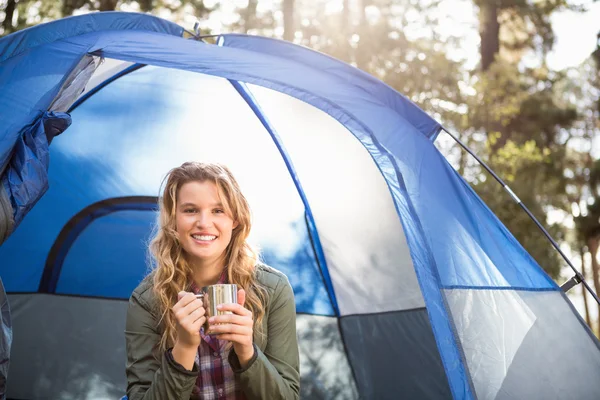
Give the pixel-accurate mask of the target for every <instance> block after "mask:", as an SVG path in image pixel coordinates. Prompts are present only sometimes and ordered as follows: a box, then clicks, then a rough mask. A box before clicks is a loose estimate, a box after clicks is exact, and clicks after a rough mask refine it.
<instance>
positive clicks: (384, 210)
mask: <svg viewBox="0 0 600 400" xmlns="http://www.w3.org/2000/svg"><path fill="white" fill-rule="evenodd" d="M54 31H57V32H54ZM181 32H182V30H181V29H180V28H178V27H175V26H173V25H172V24H170V23H166V22H164V21H162V20H160V19H158V18H155V17H151V16H143V17H141V16H139V14H130V13H110V14H106V16H105V14H91V15H85V16H79V17H73V18H69V19H65V20H61V21H60V23H57V24H55V25H53V24H45V25H40V26H38V27H36V28H35V29H32V30H28V31H24V32H22V33H19V36H13V35H9V36H8V37H6V38H3V39H1V40H0V49H2V51H0V54H1V55H2V58H0V117H2V118H3V121H4V120H6V121H7V123H6V124H5V125H4V126H3V127H2V128H0V166H4V165H7V164H6V163H7V162H8V161H9V156H11V155H12V154H14V151H15V146H16V144H17V142H18V141H19V140H21V139H20V138H21V137H22V134H21V132H24V130H23V129H24V127H27V126H32V125H33V124H35V122H36V119H37V118H39V115H41V113H43V112H46V111H48V110H50V109H54V107H57V108H56V110H64V109H65V108H67V107H68V108H69V110H70V111H69V115H70V117H71V119H72V125H71V126H70V127H69V129H68V130H67V131H66V132H65V133H64V134H62V135H61V136H59V137H58V138H56V139H55V140H54V141H52V145H51V146H50V149H49V150H50V169H49V175H48V180H49V183H50V187H49V189H48V191H47V193H46V194H45V195H44V197H42V198H41V199H40V200H39V201H38V202H37V204H36V206H35V207H34V208H33V209H31V210H30V211H29V212H28V214H27V217H26V218H24V219H23V220H22V221H21V224H20V226H19V227H18V229H16V230H15V231H14V232H13V233H12V234H11V236H10V237H9V238H8V240H7V241H6V242H5V243H4V244H3V245H2V246H1V247H0V260H2V263H0V277H2V280H3V281H4V283H5V285H6V288H7V291H8V292H9V296H10V299H11V303H12V304H13V305H14V307H13V310H14V313H13V316H14V332H15V342H14V363H13V365H15V367H14V369H12V370H11V371H17V372H15V374H16V378H14V382H15V383H14V386H12V387H11V385H10V384H9V391H10V392H9V396H13V397H18V398H42V397H44V395H47V394H48V393H52V394H56V397H60V396H63V395H64V396H63V397H69V396H70V397H76V398H85V397H87V396H92V397H94V396H96V397H98V396H105V395H107V396H108V395H110V396H115V397H118V396H120V395H121V394H122V393H123V392H122V391H123V380H122V379H124V365H123V362H122V360H124V349H123V347H122V346H123V345H124V340H123V342H122V343H121V342H120V340H121V339H122V330H120V329H121V325H119V324H122V323H124V321H123V312H124V310H125V307H126V302H124V301H123V300H124V299H126V298H127V296H128V294H129V293H131V290H133V288H134V287H135V285H136V284H137V283H138V282H139V281H140V280H141V278H142V277H143V276H144V275H145V274H146V273H148V263H147V260H146V254H145V252H146V247H147V242H148V239H149V238H150V235H151V232H152V226H153V224H154V221H155V218H156V211H155V203H154V199H155V197H156V196H157V195H158V192H159V187H160V182H161V179H162V177H163V175H164V173H165V172H166V171H167V170H169V169H170V168H172V167H173V166H175V165H177V164H181V163H182V162H184V161H188V160H190V159H192V160H208V161H219V162H223V163H225V164H227V165H228V166H230V168H231V169H232V170H233V172H234V174H235V175H236V177H237V179H238V181H239V182H240V185H241V186H242V190H243V191H244V193H246V195H247V197H248V199H249V202H250V204H251V206H252V208H253V211H254V213H255V223H254V228H253V234H252V235H253V236H252V238H251V239H252V240H253V241H254V242H256V243H257V244H258V245H259V246H260V247H261V250H262V254H263V258H264V260H265V261H266V262H267V263H269V264H271V265H273V266H275V267H276V268H278V269H280V270H282V271H283V272H284V273H285V274H286V275H287V276H288V278H289V280H290V283H291V284H292V287H293V290H294V294H295V298H296V309H297V313H298V315H297V319H298V321H299V322H300V321H303V322H302V323H299V324H298V327H299V328H298V334H299V337H300V338H301V340H300V341H301V364H302V366H303V372H302V374H303V377H302V382H303V384H302V390H303V392H302V395H303V396H305V397H310V396H316V397H319V396H321V397H322V398H328V397H331V396H332V393H333V391H335V389H336V384H337V383H340V382H341V383H343V387H344V391H343V394H342V395H341V398H357V397H362V398H377V396H380V395H384V394H385V393H388V394H389V393H396V392H397V391H402V390H407V391H408V392H410V393H411V394H412V395H413V396H414V397H422V398H427V397H433V398H437V397H448V398H450V397H452V398H455V399H472V398H479V397H485V398H502V395H504V394H510V395H514V396H517V397H521V394H527V396H525V397H527V398H533V399H535V398H542V397H539V396H538V394H539V393H544V396H546V395H547V397H543V398H560V397H557V396H558V395H557V393H562V394H564V393H567V392H568V391H569V382H567V381H565V380H560V379H556V380H555V382H554V383H555V384H554V386H553V387H552V388H553V389H555V391H554V392H553V393H554V394H552V393H549V392H547V391H545V388H544V390H540V391H539V392H537V393H538V394H536V388H538V387H539V386H540V382H543V380H539V379H537V377H536V376H532V378H531V379H530V380H528V381H526V380H524V379H521V378H519V373H518V372H519V371H521V370H522V366H523V365H527V366H528V365H531V364H527V363H526V362H524V361H523V362H520V361H519V362H517V363H516V364H515V362H516V361H515V360H517V361H518V360H533V359H534V358H532V357H534V356H536V355H539V354H545V355H546V356H547V357H548V359H546V362H545V365H552V364H553V363H554V364H556V363H558V362H560V361H561V360H559V359H558V358H557V357H556V356H553V353H552V350H553V346H554V344H555V343H556V342H557V341H558V340H561V338H563V335H571V336H572V337H573V338H576V341H577V343H578V344H577V346H579V348H580V349H581V350H583V351H586V352H588V353H589V354H588V356H587V357H586V358H585V360H584V361H583V362H582V363H583V364H582V365H584V366H585V367H582V368H588V369H589V371H592V372H594V373H597V372H599V371H598V365H597V358H598V355H599V354H600V352H599V349H598V342H597V340H596V339H595V338H593V337H592V336H591V334H590V332H589V329H588V328H587V327H585V326H584V325H583V324H582V323H581V318H580V317H579V316H578V315H577V314H576V312H575V311H574V309H573V308H572V307H570V306H569V303H568V299H566V297H564V296H560V294H561V293H560V288H559V287H558V286H557V285H556V284H555V283H554V282H553V281H552V280H551V279H550V278H549V277H548V276H547V275H546V274H545V273H544V272H543V270H542V269H541V268H540V267H539V266H538V265H537V263H536V262H535V260H533V259H532V258H531V256H530V255H529V254H528V253H527V252H526V251H525V250H524V249H523V248H522V247H521V246H520V244H519V243H518V242H517V241H516V240H515V238H514V237H513V236H512V235H511V234H510V232H508V231H507V230H506V228H505V227H504V226H503V225H502V224H501V223H500V221H499V220H498V219H497V218H496V216H495V215H494V214H493V213H492V212H491V211H490V210H489V208H488V207H487V206H486V205H485V204H484V203H483V202H482V201H481V199H479V197H478V196H477V195H476V194H475V192H474V191H473V190H472V189H471V188H470V187H469V185H468V184H467V183H466V182H465V181H464V180H463V179H462V178H461V177H460V176H459V175H458V174H457V172H456V171H455V170H454V169H453V168H452V167H451V166H450V164H449V163H448V162H447V161H446V160H445V159H444V157H443V156H442V155H441V154H440V153H439V151H438V150H437V149H436V148H435V146H434V145H433V143H432V140H433V139H435V136H436V135H437V133H438V132H439V130H440V129H441V126H440V125H439V123H437V122H436V121H435V120H433V119H432V118H430V117H429V116H428V115H427V114H426V113H424V112H423V111H422V110H420V109H419V108H418V107H417V106H415V105H414V104H413V103H411V102H410V101H408V100H407V99H406V98H405V97H403V96H402V95H400V94H398V93H397V92H395V91H394V90H393V89H391V88H389V87H388V86H386V85H384V84H383V83H381V82H379V81H377V80H375V79H374V78H372V77H370V76H368V75H367V74H365V73H362V72H360V71H358V70H356V69H355V68H353V67H351V66H348V65H346V64H344V63H341V62H339V61H336V60H334V59H331V58H330V57H328V56H325V55H322V54H319V53H317V52H313V51H311V50H308V49H305V48H302V47H299V46H295V45H292V44H289V43H283V42H281V41H276V40H273V39H265V38H254V37H250V36H244V35H223V36H221V37H220V39H219V41H218V43H219V45H211V44H207V43H203V42H199V41H196V40H187V39H184V38H182V37H180V36H181ZM46 37H47V38H48V40H45V39H44V40H42V39H39V38H46ZM18 43H23V45H22V46H21V45H18ZM6 54H9V55H8V56H5V55H6ZM99 60H104V62H100V63H98V61H99ZM104 63H105V64H104ZM41 65H44V66H45V67H43V68H40V67H39V66H41ZM142 65H147V66H142ZM86 81H87V82H88V85H84V84H83V83H84V82H86ZM78 93H79V94H78ZM8 110H10V113H9V112H8ZM9 114H10V115H9ZM5 117H6V119H5ZM275 133H276V137H275V139H276V141H277V143H275V142H274V141H273V138H274V136H275V135H274V134H275ZM278 146H279V148H278ZM284 148H285V151H282V149H284ZM292 166H293V168H291V167H292ZM0 170H2V169H1V168H0ZM290 172H291V174H290ZM33 183H35V184H36V185H39V186H40V187H43V185H44V182H43V181H42V180H41V179H38V178H35V179H33ZM11 194H12V193H11ZM12 200H13V198H12V197H11V201H12ZM32 237H35V241H32V240H31V238H32ZM321 253H322V254H321ZM16 266H18V268H17V267H16ZM510 292H518V293H519V296H521V297H527V296H529V295H522V294H521V293H522V292H526V293H532V297H527V300H523V301H521V302H515V301H511V300H510V298H509V299H506V298H504V297H502V296H507V295H508V294H509V293H510ZM475 294H476V295H475ZM546 295H548V296H550V297H549V299H550V300H548V301H552V302H553V304H554V303H556V307H554V308H553V311H543V310H541V309H540V307H539V304H542V303H543V301H542V300H544V299H546V297H544V296H546ZM487 296H493V297H492V299H493V301H495V302H496V304H498V307H499V310H500V309H501V310H502V311H501V312H500V311H498V312H499V314H494V313H493V312H490V310H489V304H490V301H491V300H490V298H489V297H487ZM13 298H14V301H13ZM513 298H514V297H513ZM540 299H542V300H540ZM544 301H545V300H544ZM528 308H529V309H531V310H535V311H529V312H530V313H533V315H535V316H536V318H537V319H536V321H540V324H536V323H535V324H529V325H528V324H527V323H524V322H522V321H521V320H519V319H518V318H517V316H518V315H520V313H525V312H526V310H527V309H528ZM495 311H496V310H494V312H495ZM41 313H44V314H41ZM482 315H485V318H484V317H483V316H482ZM496 315H499V316H503V317H497V316H496ZM42 316H43V317H44V318H42ZM513 316H514V317H513ZM53 317H55V318H56V319H57V321H58V320H59V321H58V325H56V324H55V325H53V326H52V329H43V330H31V329H29V330H28V331H27V332H25V331H26V330H27V327H28V326H33V325H35V323H36V321H38V320H42V321H44V324H52V321H53ZM94 318H97V320H98V321H100V320H104V321H106V323H104V324H102V325H101V328H99V330H97V331H96V330H90V329H89V326H95V325H94V323H95V321H96V320H93V319H94ZM92 320H93V321H92ZM507 320H508V324H509V325H507V326H509V327H510V328H511V329H515V332H518V333H519V334H520V335H521V336H522V337H526V338H527V337H530V336H531V337H532V338H541V337H544V338H546V340H536V341H534V342H530V341H529V340H524V341H521V342H519V341H518V340H517V341H515V342H513V343H511V346H509V347H506V348H501V350H500V353H501V354H500V355H499V356H498V354H496V353H494V352H493V351H490V349H494V348H497V346H496V347H495V344H494V343H495V342H493V340H501V339H503V336H502V335H503V334H505V333H504V332H505V331H502V330H498V329H497V328H498V324H499V322H498V321H504V322H505V323H506V321H507ZM558 321H561V323H563V322H562V321H567V322H564V323H565V324H566V325H568V326H567V327H566V328H565V329H563V330H558V329H554V326H555V325H556V324H558ZM90 324H91V325H90ZM67 326H68V327H69V329H70V332H68V334H66V335H64V337H62V336H61V332H62V331H61V329H63V330H64V327H67ZM483 331H489V332H493V334H490V335H489V338H488V337H487V336H481V335H479V336H478V335H477V333H478V332H483ZM494 335H496V336H494ZM498 335H499V336H498ZM69 338H70V339H69ZM100 338H101V339H102V340H101V339H100ZM302 338H304V339H302ZM373 338H378V340H376V341H374V340H373ZM67 339H68V340H70V341H71V342H72V343H70V344H72V346H68V347H69V349H70V350H69V351H67V352H64V351H63V352H62V353H61V350H64V349H65V347H67V346H66V342H64V341H63V340H67ZM320 339H323V340H320ZM103 340H104V342H103ZM303 340H304V341H303ZM89 341H93V342H94V345H95V346H98V348H97V352H94V351H90V352H89V353H90V354H89V355H87V354H86V351H85V348H86V345H87V343H88V342H89ZM32 343H36V344H37V345H39V347H38V348H37V349H36V355H38V356H41V355H44V354H45V355H46V356H45V357H44V359H43V360H40V362H36V363H33V364H32V365H25V364H23V363H24V361H23V360H26V359H27V355H28V354H29V353H28V352H29V351H31V350H29V348H30V346H31V344H32ZM532 343H534V344H535V345H532ZM411 344H412V345H411ZM103 345H108V346H110V347H111V348H112V349H114V352H113V353H111V357H106V356H105V354H103V353H102V349H103V347H102V346H103ZM315 346H321V347H318V348H315ZM536 346H537V347H536ZM95 351H96V350H95ZM104 353H105V351H104ZM17 354H18V355H19V356H18V357H17V356H16V355H17ZM315 354H316V355H318V357H315ZM409 354H410V355H411V357H410V359H409V357H407V355H409ZM386 355H395V357H392V358H390V359H385V358H384V357H385V356H386ZM65 358H66V359H67V360H68V362H66V361H65ZM393 358H399V359H400V360H399V361H398V362H393ZM510 359H512V360H513V364H514V367H512V366H511V368H509V369H508V370H507V369H506V363H505V361H506V360H510ZM567 359H568V360H569V361H568V362H566V363H565V364H564V365H563V366H561V367H556V368H555V369H554V370H553V371H552V372H549V373H548V374H547V375H545V376H544V377H545V378H544V379H546V378H548V379H553V377H555V376H556V374H560V373H563V372H564V370H563V369H561V368H563V367H564V368H572V367H573V365H574V363H575V362H576V361H574V359H573V358H567ZM411 361H412V364H411ZM22 362H23V363H22ZM54 365H56V366H57V367H56V368H55V367H54ZM367 366H374V367H375V366H380V367H381V368H384V370H383V373H382V374H381V375H376V376H373V375H370V374H371V371H370V370H368V369H367V368H366V367H367ZM395 367H400V369H401V370H403V371H405V372H407V373H413V374H414V373H416V372H418V371H422V372H423V373H422V374H427V376H426V377H423V378H421V379H407V376H412V375H405V376H402V377H400V376H398V375H396V374H397V373H396V372H395V370H394V368H395ZM25 368H27V371H28V372H29V375H28V376H25V375H24V372H23V371H25V370H26V369H25ZM32 368H33V369H32ZM48 369H49V370H51V371H50V372H47V370H48ZM588 369H586V371H587V370H588ZM33 370H35V371H34V372H32V371H33ZM77 371H79V372H77ZM81 371H84V372H85V373H81ZM561 371H563V372H561ZM48 373H49V374H50V375H51V376H47V375H46V374H48ZM11 374H13V372H11ZM71 374H79V375H77V378H78V379H79V382H80V383H81V384H80V385H79V384H78V385H73V386H72V387H71V388H68V389H67V388H65V387H64V386H61V384H60V382H69V381H70V380H69V376H71ZM422 374H421V375H422ZM553 374H554V375H553ZM11 376H12V375H11ZM30 376H37V377H39V378H35V379H34V378H31V377H30ZM582 376H587V375H585V374H583V375H582ZM92 377H93V378H92ZM396 377H397V378H396ZM488 378H489V381H490V382H492V383H488V385H489V387H492V386H493V387H494V388H495V389H493V390H495V392H494V391H493V390H492V391H490V390H488V389H487V387H486V386H485V382H487V380H488ZM11 379H13V378H11ZM11 382H12V381H11ZM48 382H50V383H48ZM373 382H376V385H374V384H373ZM482 385H483V386H482ZM581 385H583V387H582V388H580V389H578V392H577V393H579V394H582V395H587V394H590V393H593V392H595V391H596V390H597V388H596V386H595V383H593V382H581ZM499 386H500V389H498V387H499ZM386 390H388V392H386ZM42 393H44V395H42ZM569 393H570V392H569ZM384 396H385V395H384Z"/></svg>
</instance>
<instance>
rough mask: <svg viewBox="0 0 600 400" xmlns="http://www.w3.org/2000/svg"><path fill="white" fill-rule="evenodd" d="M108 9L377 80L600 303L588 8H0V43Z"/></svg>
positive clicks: (238, 4) (595, 21) (144, 0)
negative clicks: (324, 58) (330, 60)
mask: <svg viewBox="0 0 600 400" xmlns="http://www.w3.org/2000/svg"><path fill="white" fill-rule="evenodd" d="M109 10H119V11H131V12H143V13H150V14H153V15H156V16H159V17H162V18H165V19H168V20H170V21H173V22H176V23H178V24H180V25H182V26H183V27H184V28H186V29H188V30H192V29H193V27H194V24H195V23H196V22H197V21H198V22H199V24H200V25H199V26H200V28H201V30H202V32H203V33H206V34H219V33H231V32H243V33H249V34H256V35H263V36H268V37H276V38H281V39H284V40H288V41H292V42H295V43H298V44H302V45H305V46H307V47H310V48H312V49H315V50H318V51H321V52H324V53H327V54H330V55H332V56H333V57H336V58H339V59H341V60H343V61H346V62H348V63H350V64H352V65H354V66H355V67H357V68H360V69H362V70H365V71H367V72H369V73H370V74H372V75H374V76H376V77H377V78H379V79H381V80H383V81H384V82H386V83H387V84H389V85H390V86H392V87H393V88H395V89H396V90H398V91H399V92H400V93H402V94H404V95H405V96H407V97H408V98H410V99H411V100H412V101H414V102H415V103H416V104H418V105H419V106H420V107H421V108H423V109H424V110H425V111H426V112H428V113H429V114H430V115H432V116H433V117H434V118H436V119H437V120H438V121H440V122H441V123H442V124H443V125H444V126H445V127H446V128H447V129H448V130H450V131H451V132H453V133H454V134H455V135H457V136H458V137H459V138H460V139H461V140H462V141H463V142H465V143H466V144H467V145H468V146H470V147H471V148H472V149H473V150H474V151H475V153H476V154H478V155H479V157H481V158H482V159H483V160H484V161H485V162H486V163H487V164H488V165H490V166H491V167H492V169H494V170H495V171H496V173H497V174H498V175H499V176H500V177H502V178H503V179H504V180H505V181H506V183H508V184H509V185H510V187H511V188H512V190H513V191H514V192H515V193H516V194H517V196H518V197H519V198H520V199H521V200H522V201H523V202H524V204H525V205H526V206H527V207H528V208H529V209H530V210H531V211H532V212H533V214H534V215H535V216H536V217H537V218H538V219H539V220H540V221H541V222H542V224H544V225H545V226H546V227H547V228H548V230H549V231H550V232H551V234H552V235H553V237H554V238H555V239H556V240H557V242H558V243H559V244H560V246H561V248H562V250H563V251H564V252H565V253H566V254H567V255H568V256H569V257H570V259H571V261H572V262H573V264H574V265H575V266H576V267H577V268H578V269H579V270H580V271H582V272H583V274H584V275H585V276H586V278H587V280H588V282H590V285H591V286H592V287H593V288H595V290H596V292H597V293H598V292H600V278H599V266H598V248H599V245H600V1H593V0H577V1H575V0H574V1H569V0H228V1H218V0H204V1H203V0H137V1H135V0H0V36H4V35H8V34H10V33H12V32H15V31H18V30H21V29H25V28H27V27H30V26H33V25H36V24H39V23H42V22H47V21H51V20H54V19H58V18H62V17H67V16H70V15H79V14H85V13H90V12H95V11H109ZM436 143H437V145H438V148H439V149H440V151H442V152H443V153H444V155H445V156H446V157H447V159H448V160H449V162H450V163H451V164H452V165H453V166H454V167H455V168H456V169H457V170H458V171H459V172H460V174H461V175H462V176H463V177H464V178H465V179H466V180H467V181H468V182H469V183H470V184H471V185H472V186H473V188H474V189H475V190H476V191H477V192H478V193H479V194H480V196H481V197H482V198H483V199H484V201H485V202H486V203H487V204H488V205H489V206H490V208H491V209H492V210H493V211H494V212H495V213H496V214H497V215H498V216H499V217H500V219H501V220H502V221H503V222H504V223H505V225H506V226H507V227H508V228H509V229H510V230H511V231H512V232H513V234H514V235H515V236H516V237H517V239H518V240H519V241H520V242H521V243H522V244H523V246H524V247H525V248H526V249H527V250H528V251H529V252H530V254H531V255H532V256H533V257H534V258H535V259H536V260H537V262H538V263H539V264H540V265H541V266H542V267H543V268H544V269H545V270H546V271H547V272H548V274H550V275H551V276H552V277H553V278H554V279H555V280H556V281H557V282H558V283H559V284H561V283H563V282H564V281H566V280H567V279H569V278H570V277H571V276H572V272H571V270H570V269H569V268H568V267H567V266H566V263H565V262H564V261H563V260H562V258H560V256H559V254H558V253H557V252H556V250H554V249H553V248H552V246H551V245H550V243H549V242H548V241H547V239H546V238H545V237H544V236H543V235H542V234H541V232H539V230H538V229H537V228H536V226H535V224H534V223H533V222H532V221H531V220H530V219H529V217H528V216H527V215H526V214H525V213H524V212H522V211H521V210H520V209H519V208H520V207H519V206H518V205H517V204H516V203H514V202H513V201H512V199H511V197H510V196H509V195H508V194H507V193H506V192H505V191H504V189H503V188H502V187H501V186H500V185H498V184H497V183H496V182H495V181H494V180H493V179H491V176H490V175H488V174H487V173H486V172H485V170H484V169H483V168H482V167H481V166H479V164H478V163H477V162H476V161H475V160H474V159H473V158H472V157H471V156H469V155H468V154H467V153H466V152H464V151H462V150H461V149H460V148H459V146H457V145H456V143H455V142H454V141H453V140H452V139H451V138H449V137H448V136H445V134H444V133H442V134H440V136H439V137H438V139H437V141H436ZM569 296H570V297H571V299H572V301H573V302H574V304H575V306H576V307H577V309H578V310H579V312H580V313H581V315H582V316H583V317H584V319H585V320H586V322H587V323H588V324H589V325H590V326H591V327H592V329H593V330H594V331H595V333H596V335H598V334H599V333H600V318H599V312H600V310H599V309H598V307H597V304H596V303H595V302H594V300H593V299H592V298H591V297H590V296H586V295H585V293H583V288H582V286H581V285H579V286H577V287H575V288H573V289H572V290H571V291H570V292H569Z"/></svg>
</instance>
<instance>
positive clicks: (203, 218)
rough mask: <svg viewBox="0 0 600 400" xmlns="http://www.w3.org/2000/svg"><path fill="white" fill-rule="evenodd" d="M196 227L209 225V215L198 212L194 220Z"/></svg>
mask: <svg viewBox="0 0 600 400" xmlns="http://www.w3.org/2000/svg"><path fill="white" fill-rule="evenodd" d="M196 225H198V226H206V225H210V214H207V213H204V212H199V213H198V214H197V218H196Z"/></svg>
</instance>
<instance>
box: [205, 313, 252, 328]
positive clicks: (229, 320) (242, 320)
mask: <svg viewBox="0 0 600 400" xmlns="http://www.w3.org/2000/svg"><path fill="white" fill-rule="evenodd" d="M208 323H209V324H211V325H212V324H235V325H242V326H252V325H253V323H254V321H253V320H252V318H248V316H241V315H236V314H225V315H215V316H214V317H210V318H209V319H208Z"/></svg>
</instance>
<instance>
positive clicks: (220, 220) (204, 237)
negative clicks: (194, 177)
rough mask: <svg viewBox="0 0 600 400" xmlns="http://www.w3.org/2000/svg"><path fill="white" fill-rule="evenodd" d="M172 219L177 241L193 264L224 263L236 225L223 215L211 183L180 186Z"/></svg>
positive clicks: (223, 210) (223, 211)
mask: <svg viewBox="0 0 600 400" xmlns="http://www.w3.org/2000/svg"><path fill="white" fill-rule="evenodd" d="M175 219H176V229H177V234H178V236H179V241H180V243H181V246H182V247H183V249H184V250H185V252H186V253H187V256H188V261H189V262H190V263H191V264H192V265H194V266H198V267H202V266H208V265H211V264H213V263H218V262H222V263H224V256H225V250H226V249H227V246H228V245H229V242H230V241H231V232H232V230H233V229H234V228H235V227H236V226H237V223H236V222H235V221H234V220H233V219H232V218H231V216H229V215H227V214H226V213H225V208H224V207H223V204H222V203H221V199H220V198H219V193H218V191H217V186H216V185H215V184H214V183H213V182H210V181H204V182H199V181H192V182H188V183H185V184H184V185H183V186H181V188H180V189H179V193H178V194H177V209H176V211H175ZM223 266H224V265H223Z"/></svg>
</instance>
